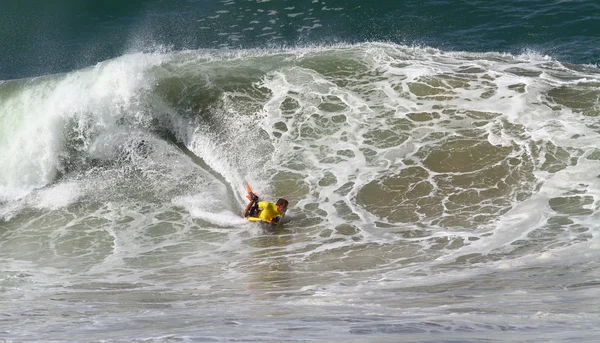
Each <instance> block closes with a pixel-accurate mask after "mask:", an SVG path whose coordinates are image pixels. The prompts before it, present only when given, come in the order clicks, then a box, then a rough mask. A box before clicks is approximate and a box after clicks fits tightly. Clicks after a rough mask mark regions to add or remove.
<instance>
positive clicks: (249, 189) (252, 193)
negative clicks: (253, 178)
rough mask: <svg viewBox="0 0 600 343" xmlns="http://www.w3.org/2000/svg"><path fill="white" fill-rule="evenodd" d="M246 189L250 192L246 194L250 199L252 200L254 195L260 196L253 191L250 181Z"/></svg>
mask: <svg viewBox="0 0 600 343" xmlns="http://www.w3.org/2000/svg"><path fill="white" fill-rule="evenodd" d="M246 191H247V192H248V194H246V198H248V200H250V201H252V196H253V195H255V196H258V195H257V194H256V193H254V192H252V188H250V185H249V184H248V182H246Z"/></svg>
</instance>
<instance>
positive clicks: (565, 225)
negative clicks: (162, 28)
mask: <svg viewBox="0 0 600 343" xmlns="http://www.w3.org/2000/svg"><path fill="white" fill-rule="evenodd" d="M599 97H600V72H598V70H597V69H596V68H593V67H587V66H582V65H572V64H567V63H561V62H558V61H556V60H554V59H551V58H549V57H544V56H540V55H538V54H535V53H528V54H523V55H510V54H499V53H466V52H461V53H459V52H445V51H441V50H437V49H432V48H416V47H407V46H404V45H396V44H382V43H362V44H355V45H338V46H328V47H319V48H317V47H315V48H304V49H300V48H294V49H292V48H290V49H260V50H186V51H179V52H155V53H135V54H127V55H123V56H121V57H118V58H114V59H111V60H107V61H104V62H102V63H99V64H97V65H95V66H93V67H89V68H85V69H81V70H77V71H72V72H68V73H62V74H56V75H49V76H43V77H36V78H28V79H20V80H11V81H4V82H2V83H0V133H1V134H0V161H2V164H0V218H1V221H0V259H1V260H2V261H3V267H2V268H1V269H0V292H1V293H2V299H3V300H1V303H2V308H3V314H4V315H5V316H7V319H6V321H5V322H6V323H8V324H10V325H9V326H10V328H5V329H4V333H3V336H5V337H6V338H7V339H9V340H15V341H22V340H27V341H36V340H40V341H47V340H50V339H54V340H69V341H96V340H106V341H116V340H139V339H144V340H146V339H147V340H156V341H166V340H171V339H178V340H179V339H181V340H189V341H193V340H205V339H209V337H212V338H214V339H218V340H231V339H236V338H239V337H245V338H246V339H251V340H285V339H289V337H292V336H293V339H294V340H322V341H339V340H342V339H344V340H348V339H354V340H356V339H358V340H368V341H386V340H391V341H398V339H400V340H406V341H420V342H430V341H431V342H433V341H439V339H440V338H439V337H440V335H444V337H445V339H449V340H457V341H461V342H478V341H481V340H483V339H486V340H489V341H492V342H511V341H514V340H515V337H516V339H517V340H530V341H547V340H551V339H555V340H557V341H561V339H566V340H569V339H576V340H577V341H589V342H591V341H593V339H592V337H595V336H594V332H595V330H596V326H597V325H596V324H597V323H598V321H599V320H600V318H599V317H598V312H597V308H598V305H600V304H599V301H598V297H597V287H598V281H597V280H598V273H599V271H600V269H599V267H598V263H597V261H598V258H599V257H600V243H599V241H598V232H599V227H598V217H599V215H600V211H599V200H600V182H599V181H598V180H599V178H598V177H599V175H598V173H599V172H598V170H600V149H599V148H598V142H599V141H600V137H599V134H598V132H599V130H598V128H599V127H600V123H599V122H598V114H599V113H600V107H599V105H598V98H599ZM245 181H248V182H250V184H251V185H252V186H253V188H255V190H256V191H257V193H258V194H259V195H260V196H261V197H263V198H264V199H269V200H270V199H272V200H274V199H277V198H278V197H285V198H287V199H288V200H289V201H290V204H291V205H290V209H289V213H288V215H287V219H288V221H287V222H286V223H285V225H284V228H283V229H282V230H280V231H277V232H270V231H268V230H263V229H262V228H260V227H258V226H255V225H253V224H251V223H247V222H245V220H244V219H243V218H241V216H240V212H241V210H242V208H243V207H244V205H245V199H244V197H243V195H244V194H243V192H244V187H243V185H244V182H245ZM31 316H38V317H43V318H44V320H39V321H38V320H35V321H34V320H30V318H32V317H31ZM158 321H160V323H161V325H160V326H159V327H157V326H156V323H157V322H158ZM48 327H60V329H59V330H48ZM574 327H576V328H577V329H573V328H574ZM290 330H293V331H290ZM566 332H568V333H569V334H566ZM507 333H508V335H507ZM557 337H558V338H557Z"/></svg>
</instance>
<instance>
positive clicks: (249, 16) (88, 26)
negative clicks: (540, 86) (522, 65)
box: [0, 0, 600, 80]
mask: <svg viewBox="0 0 600 343" xmlns="http://www.w3.org/2000/svg"><path fill="white" fill-rule="evenodd" d="M599 19H600V3H599V2H598V1H595V0H584V1H558V0H553V1H545V0H527V1H520V0H510V1H493V2H490V1H477V0H473V1H449V0H440V1H417V0H397V1H389V0H388V1H363V0H314V1H313V0H303V1H298V0H278V1H268V0H251V1H248V0H222V1H216V0H172V1H164V0H152V1H141V0H132V1H117V0H109V1H77V0H50V1H44V2H40V1H32V0H26V1H17V0H9V1H4V2H3V3H2V5H0V32H1V35H0V79H3V80H6V79H14V78H23V77H29V76H35V75H44V74H51V73H56V72H64V71H70V70H74V69H78V68H81V67H85V66H89V65H93V64H95V63H97V62H100V61H103V60H106V59H109V58H114V57H117V56H120V55H122V54H125V53H128V52H132V51H140V50H156V49H169V50H181V49H240V48H243V49H245V48H262V49H269V48H271V47H281V46H286V47H290V46H291V47H296V46H305V45H331V44H336V43H360V42H375V41H385V42H393V43H397V44H406V45H419V46H430V47H435V48H439V49H442V50H445V51H473V52H490V51H494V52H506V53H512V54H519V53H521V52H523V51H535V52H538V53H540V54H543V55H549V56H551V57H552V58H554V59H557V60H560V61H563V62H569V63H576V64H593V65H596V64H598V63H599V61H600V20H599Z"/></svg>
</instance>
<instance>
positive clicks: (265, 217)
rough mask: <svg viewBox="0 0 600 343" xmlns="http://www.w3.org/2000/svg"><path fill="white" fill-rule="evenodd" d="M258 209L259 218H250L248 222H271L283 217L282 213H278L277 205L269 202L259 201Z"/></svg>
mask: <svg viewBox="0 0 600 343" xmlns="http://www.w3.org/2000/svg"><path fill="white" fill-rule="evenodd" d="M258 209H259V210H260V212H259V214H258V217H248V220H252V221H256V220H262V221H265V222H271V221H272V220H273V219H274V218H277V217H281V215H282V213H280V212H279V211H277V205H275V204H274V203H272V202H269V201H259V202H258Z"/></svg>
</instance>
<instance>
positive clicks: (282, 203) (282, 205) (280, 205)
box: [275, 199, 289, 212]
mask: <svg viewBox="0 0 600 343" xmlns="http://www.w3.org/2000/svg"><path fill="white" fill-rule="evenodd" d="M288 204H289V203H288V201H287V200H285V199H279V200H277V203H276V204H275V205H277V212H285V211H286V210H287V207H288Z"/></svg>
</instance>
